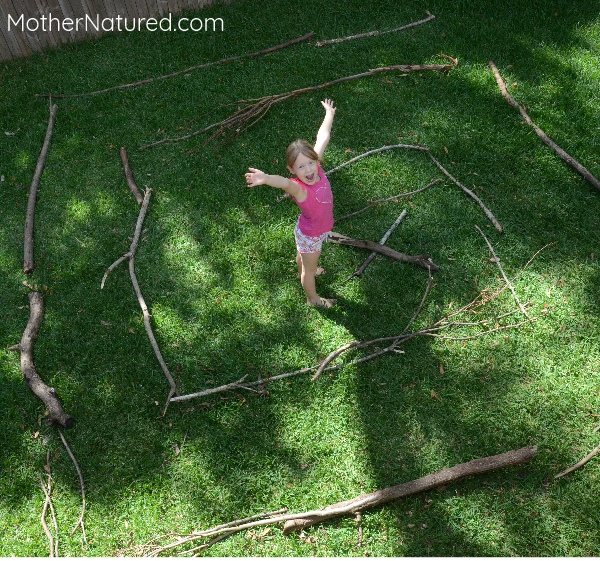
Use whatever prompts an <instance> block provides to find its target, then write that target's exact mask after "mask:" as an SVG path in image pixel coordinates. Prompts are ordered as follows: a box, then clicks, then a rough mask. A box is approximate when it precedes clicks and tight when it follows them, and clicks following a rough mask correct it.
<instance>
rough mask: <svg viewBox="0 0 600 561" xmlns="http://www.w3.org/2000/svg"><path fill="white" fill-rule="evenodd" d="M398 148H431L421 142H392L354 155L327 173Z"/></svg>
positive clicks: (423, 150) (421, 150) (419, 149)
mask: <svg viewBox="0 0 600 561" xmlns="http://www.w3.org/2000/svg"><path fill="white" fill-rule="evenodd" d="M396 148H404V149H408V150H418V151H420V152H429V148H427V146H422V145H420V144H391V145H389V146H382V147H381V148H375V149H374V150H369V151H368V152H365V153H364V154H359V155H358V156H354V158H351V159H350V160H348V161H347V162H344V163H343V164H340V165H339V166H336V167H334V168H332V169H330V170H328V171H327V172H325V175H327V176H329V175H331V174H332V173H335V172H336V171H338V170H340V169H343V168H345V167H346V166H349V165H350V164H353V163H354V162H357V161H358V160H362V159H363V158H366V157H367V156H372V155H373V154H379V153H380V152H385V151H386V150H393V149H396Z"/></svg>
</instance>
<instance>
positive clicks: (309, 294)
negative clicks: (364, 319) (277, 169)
mask: <svg viewBox="0 0 600 561" xmlns="http://www.w3.org/2000/svg"><path fill="white" fill-rule="evenodd" d="M321 104H322V105H323V108H324V109H325V118H324V119H323V122H322V123H321V127H320V128H319V132H318V133H317V141H316V142H315V145H314V147H313V146H311V145H310V144H309V143H308V142H306V141H305V140H296V141H295V142H292V144H290V145H289V146H288V148H287V151H286V155H285V156H286V161H287V169H288V171H290V172H291V173H292V174H293V175H295V177H292V178H291V179H288V178H286V177H282V176H281V175H268V174H266V173H264V172H262V171H260V170H258V169H255V168H248V169H249V170H250V171H249V173H247V174H246V185H247V186H248V187H256V186H257V185H269V186H271V187H276V188H278V189H283V190H284V191H285V192H286V193H287V194H288V195H289V196H290V197H292V199H294V201H295V202H296V204H297V205H298V206H299V207H300V211H301V213H300V217H299V218H298V222H297V223H296V227H295V229H294V235H295V238H296V249H297V250H298V252H297V254H296V263H297V264H298V274H299V275H300V282H301V283H302V288H304V292H305V293H306V303H307V304H308V305H309V306H322V307H325V308H330V307H331V306H333V305H334V304H335V300H333V299H331V298H321V297H320V296H319V295H318V294H317V290H316V287H315V276H316V275H320V274H322V273H323V272H324V271H323V269H322V268H321V267H319V266H318V265H319V256H320V255H321V246H322V244H323V242H324V241H325V239H326V238H327V234H328V233H329V232H330V231H331V228H333V194H332V192H331V185H330V184H329V180H328V179H327V177H326V175H325V173H324V172H323V168H322V167H321V162H320V161H321V159H322V158H323V153H324V152H325V148H326V147H327V144H328V143H329V138H330V136H331V125H332V124H333V116H334V115H335V109H336V108H335V107H334V106H333V101H331V100H330V99H326V100H325V101H321Z"/></svg>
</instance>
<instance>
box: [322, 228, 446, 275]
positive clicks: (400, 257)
mask: <svg viewBox="0 0 600 561" xmlns="http://www.w3.org/2000/svg"><path fill="white" fill-rule="evenodd" d="M327 240H328V241H330V242H333V243H338V244H341V245H349V246H352V247H358V248H360V249H370V250H371V251H375V252H377V253H381V254H382V255H385V256H386V257H391V258H392V259H394V260H396V261H402V262H403V263H412V264H413V265H418V266H419V267H423V268H424V269H428V270H431V271H439V269H440V268H439V267H438V266H437V265H436V264H435V263H434V262H433V261H432V260H431V259H430V258H429V256H427V255H406V253H400V252H399V251H395V250H393V249H390V248H389V247H386V246H385V245H381V244H378V243H376V242H372V241H370V240H357V239H354V238H349V237H348V236H344V235H342V234H338V233H337V232H330V233H329V235H328V236H327Z"/></svg>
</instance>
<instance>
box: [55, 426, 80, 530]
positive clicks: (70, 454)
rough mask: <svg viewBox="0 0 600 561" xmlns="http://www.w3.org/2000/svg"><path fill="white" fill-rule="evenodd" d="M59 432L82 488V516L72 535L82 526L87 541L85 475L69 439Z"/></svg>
mask: <svg viewBox="0 0 600 561" xmlns="http://www.w3.org/2000/svg"><path fill="white" fill-rule="evenodd" d="M58 434H59V436H60V439H61V440H62V443H63V445H64V447H65V449H66V451H67V454H69V458H71V461H72V462H73V465H74V466H75V470H76V471H77V477H78V478H79V489H80V490H81V503H82V504H81V516H80V517H79V520H78V521H77V524H75V527H74V528H73V530H71V535H73V534H74V533H75V530H77V528H79V527H80V526H81V533H82V534H83V541H87V540H86V537H85V524H84V521H83V518H84V516H85V506H86V503H85V484H84V482H83V475H82V474H81V470H80V469H79V464H78V463H77V460H76V459H75V456H74V455H73V452H71V449H70V448H69V445H68V444H67V441H66V439H65V437H64V435H63V433H62V432H61V431H60V430H59V431H58Z"/></svg>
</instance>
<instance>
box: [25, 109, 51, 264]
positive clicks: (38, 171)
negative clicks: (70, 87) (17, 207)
mask: <svg viewBox="0 0 600 561" xmlns="http://www.w3.org/2000/svg"><path fill="white" fill-rule="evenodd" d="M57 111H58V105H52V103H51V104H50V117H49V118H48V126H47V128H46V136H45V138H44V144H43V145H42V150H41V151H40V155H39V157H38V161H37V165H36V167H35V172H34V174H33V179H32V181H31V187H30V188H29V198H28V199H27V214H26V216H25V242H24V248H23V271H24V272H25V273H26V274H28V275H30V274H31V273H33V269H34V265H33V223H34V220H35V204H36V201H37V191H38V186H39V184H40V178H41V177H42V172H43V171H44V166H45V165H46V157H47V155H48V149H49V147H50V140H51V138H52V132H53V130H54V122H55V121H56V112H57Z"/></svg>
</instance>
